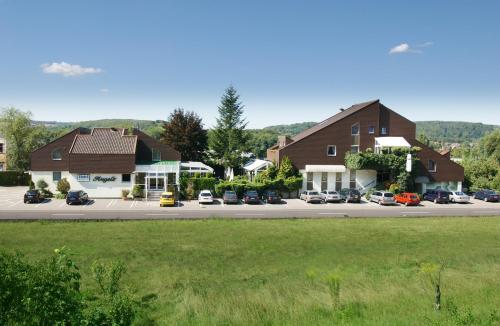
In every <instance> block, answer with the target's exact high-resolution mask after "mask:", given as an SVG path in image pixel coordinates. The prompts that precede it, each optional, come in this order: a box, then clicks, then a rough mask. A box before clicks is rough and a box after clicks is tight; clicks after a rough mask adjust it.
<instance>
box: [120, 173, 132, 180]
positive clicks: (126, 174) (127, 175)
mask: <svg viewBox="0 0 500 326" xmlns="http://www.w3.org/2000/svg"><path fill="white" fill-rule="evenodd" d="M130 180H131V178H130V173H125V174H122V182H130Z"/></svg>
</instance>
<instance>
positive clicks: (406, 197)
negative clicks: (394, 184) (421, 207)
mask: <svg viewBox="0 0 500 326" xmlns="http://www.w3.org/2000/svg"><path fill="white" fill-rule="evenodd" d="M394 200H395V201H396V203H400V204H404V205H405V206H411V205H418V204H420V198H418V195H417V194H414V193H412V192H402V193H400V194H397V195H394Z"/></svg>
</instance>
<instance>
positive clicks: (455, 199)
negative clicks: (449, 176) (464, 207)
mask: <svg viewBox="0 0 500 326" xmlns="http://www.w3.org/2000/svg"><path fill="white" fill-rule="evenodd" d="M450 201H451V202H452V203H468V202H469V201H470V197H469V196H467V195H466V194H464V193H463V192H461V191H450Z"/></svg>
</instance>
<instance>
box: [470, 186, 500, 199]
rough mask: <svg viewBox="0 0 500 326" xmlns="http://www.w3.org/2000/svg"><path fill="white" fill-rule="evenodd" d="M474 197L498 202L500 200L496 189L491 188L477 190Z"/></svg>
mask: <svg viewBox="0 0 500 326" xmlns="http://www.w3.org/2000/svg"><path fill="white" fill-rule="evenodd" d="M474 198H475V199H480V200H484V201H486V202H488V201H491V202H493V201H495V202H497V201H499V200H500V196H499V195H498V194H497V193H496V192H495V191H493V190H489V189H483V190H479V191H477V192H476V193H475V194H474Z"/></svg>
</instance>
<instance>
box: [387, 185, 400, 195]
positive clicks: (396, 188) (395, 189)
mask: <svg viewBox="0 0 500 326" xmlns="http://www.w3.org/2000/svg"><path fill="white" fill-rule="evenodd" d="M389 192H392V193H393V194H399V185H398V184H397V183H393V184H391V185H390V186H389Z"/></svg>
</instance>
